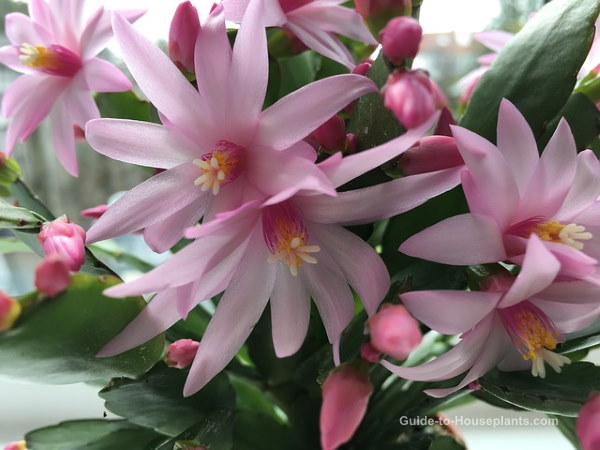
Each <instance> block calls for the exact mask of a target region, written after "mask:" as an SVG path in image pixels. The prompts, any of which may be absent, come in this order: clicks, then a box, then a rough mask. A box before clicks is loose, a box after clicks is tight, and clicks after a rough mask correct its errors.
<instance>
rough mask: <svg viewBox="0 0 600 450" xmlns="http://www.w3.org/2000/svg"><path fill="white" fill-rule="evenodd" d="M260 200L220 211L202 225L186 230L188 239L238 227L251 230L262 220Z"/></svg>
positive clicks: (216, 233)
mask: <svg viewBox="0 0 600 450" xmlns="http://www.w3.org/2000/svg"><path fill="white" fill-rule="evenodd" d="M260 204H261V201H260V200H257V201H252V202H248V203H244V204H242V205H241V206H240V207H238V208H236V209H234V210H231V211H227V212H224V213H219V214H217V215H216V216H215V218H214V219H211V220H210V221H208V222H207V221H204V222H203V223H202V224H201V225H198V226H196V227H192V228H188V229H187V230H186V231H185V237H187V238H188V239H198V238H201V237H207V236H211V235H218V234H219V233H222V232H224V231H226V230H230V229H232V227H234V226H235V227H237V228H239V229H245V230H249V229H252V228H254V226H255V225H256V224H258V223H259V222H260V218H261V212H260V209H259V208H258V207H259V205H260Z"/></svg>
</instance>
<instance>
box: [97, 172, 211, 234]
mask: <svg viewBox="0 0 600 450" xmlns="http://www.w3.org/2000/svg"><path fill="white" fill-rule="evenodd" d="M197 175H198V170H197V168H196V166H194V165H193V164H192V163H184V164H181V165H179V166H177V167H175V168H173V169H169V170H167V171H165V172H162V173H159V174H158V175H155V176H153V177H152V178H150V179H149V180H146V181H145V182H143V183H142V184H139V185H138V186H136V187H135V188H133V189H132V190H130V191H129V192H127V193H126V194H125V195H124V196H123V197H121V198H120V199H119V200H117V201H116V202H115V203H113V204H112V205H111V206H110V207H109V208H108V210H107V211H106V212H105V213H104V214H103V215H102V217H100V219H98V221H97V222H96V223H95V224H94V225H92V227H91V228H90V229H89V230H88V233H87V242H97V241H102V240H104V239H109V238H112V237H115V236H120V235H122V234H127V233H131V232H133V231H137V230H141V229H142V228H146V227H147V226H150V225H152V224H155V223H157V222H160V221H161V220H164V219H166V218H167V217H169V216H171V215H172V214H174V213H176V212H177V211H179V210H180V209H181V208H183V207H185V206H187V205H189V204H190V203H191V202H193V201H194V200H196V199H197V198H198V197H200V195H201V192H200V190H199V189H197V188H196V187H195V186H194V179H195V178H197Z"/></svg>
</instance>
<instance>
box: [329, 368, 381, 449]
mask: <svg viewBox="0 0 600 450" xmlns="http://www.w3.org/2000/svg"><path fill="white" fill-rule="evenodd" d="M372 392H373V386H371V382H370V381H369V374H368V373H367V372H363V371H361V370H360V369H356V368H354V367H352V366H350V365H346V366H344V367H342V368H340V369H337V370H334V371H333V372H331V373H330V374H329V376H328V377H327V379H326V380H325V383H323V403H322V404H321V415H320V417H319V429H320V431H321V448H322V449H323V450H335V449H336V448H338V447H339V446H340V445H342V444H344V443H345V442H348V441H349V440H350V438H352V436H353V435H354V432H355V431H356V429H357V428H358V426H359V425H360V422H361V421H362V419H363V417H364V416H365V413H366V412H367V405H368V404H369V397H371V393H372Z"/></svg>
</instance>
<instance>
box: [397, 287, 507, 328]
mask: <svg viewBox="0 0 600 450" xmlns="http://www.w3.org/2000/svg"><path fill="white" fill-rule="evenodd" d="M501 297H502V293H500V292H480V291H468V292H465V291H445V290H439V291H414V292H405V293H403V294H401V295H400V299H401V300H402V303H403V304H404V306H406V308H407V309H408V310H409V311H410V313H411V314H412V315H413V316H415V318H416V319H418V320H419V321H421V322H423V323H424V324H425V325H427V326H428V327H429V328H431V329H432V330H435V331H437V332H439V333H443V334H459V333H464V332H466V331H468V330H470V329H471V328H473V327H475V325H477V324H478V323H479V322H480V321H481V320H483V318H484V317H486V316H487V315H488V314H489V313H490V312H491V311H492V310H493V309H494V308H495V307H496V305H497V304H498V301H500V298H501Z"/></svg>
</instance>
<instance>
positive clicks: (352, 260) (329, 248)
mask: <svg viewBox="0 0 600 450" xmlns="http://www.w3.org/2000/svg"><path fill="white" fill-rule="evenodd" d="M309 233H310V234H311V235H312V236H313V237H314V238H315V239H316V240H317V242H318V243H319V245H320V247H321V252H327V253H329V255H330V256H331V258H332V259H333V260H334V261H336V262H337V264H338V267H339V268H340V270H341V271H342V273H343V274H344V276H345V277H346V280H347V281H348V283H349V284H350V286H352V288H353V289H354V290H355V291H356V293H357V294H358V295H359V297H360V299H361V301H362V303H363V305H364V306H365V310H366V311H367V313H368V314H369V315H372V314H375V312H377V308H378V307H379V305H380V304H381V301H382V300H383V299H384V297H385V295H386V294H387V292H388V290H389V288H390V276H389V274H388V271H387V268H386V267H385V264H384V263H383V261H382V260H381V258H380V257H379V255H378V254H377V252H376V251H375V250H374V249H373V248H372V247H371V246H370V245H369V244H367V243H366V242H364V241H363V240H362V239H361V238H359V237H358V236H356V235H355V234H354V233H351V232H349V231H348V230H345V229H344V228H342V227H339V226H337V225H316V224H312V225H310V227H309ZM318 255H319V253H317V259H318V258H319V256H318Z"/></svg>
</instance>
